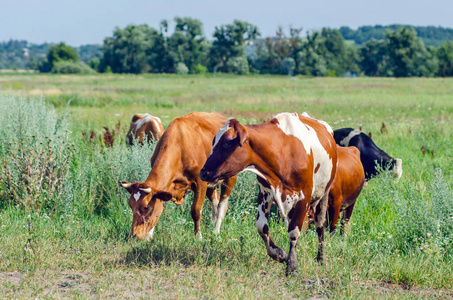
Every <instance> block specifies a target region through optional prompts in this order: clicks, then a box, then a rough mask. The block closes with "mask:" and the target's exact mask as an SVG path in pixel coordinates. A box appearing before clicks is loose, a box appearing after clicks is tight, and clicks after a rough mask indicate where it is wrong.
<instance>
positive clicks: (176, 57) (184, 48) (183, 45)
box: [167, 17, 205, 73]
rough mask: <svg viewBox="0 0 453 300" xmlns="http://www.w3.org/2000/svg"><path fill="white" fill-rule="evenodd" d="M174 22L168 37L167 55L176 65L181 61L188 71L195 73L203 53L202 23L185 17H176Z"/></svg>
mask: <svg viewBox="0 0 453 300" xmlns="http://www.w3.org/2000/svg"><path fill="white" fill-rule="evenodd" d="M175 22H176V26H175V32H174V33H173V34H172V35H171V36H170V37H169V38H168V48H169V55H170V57H171V58H172V61H173V63H174V64H175V65H176V66H177V65H178V64H179V63H183V64H184V65H185V66H186V67H187V68H188V70H189V72H190V73H195V68H196V66H197V65H199V64H201V63H202V59H203V56H204V55H205V44H204V41H205V40H204V36H203V29H202V27H203V24H202V23H201V21H199V20H196V19H192V18H187V17H186V18H179V17H176V18H175ZM167 26H168V25H167ZM177 73H178V72H177Z"/></svg>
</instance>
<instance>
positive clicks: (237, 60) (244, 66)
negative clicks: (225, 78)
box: [227, 56, 249, 75]
mask: <svg viewBox="0 0 453 300" xmlns="http://www.w3.org/2000/svg"><path fill="white" fill-rule="evenodd" d="M227 67H228V69H230V70H231V72H233V73H234V74H238V75H245V74H248V72H249V63H248V61H247V58H246V57H242V56H239V57H232V58H230V59H228V61H227Z"/></svg>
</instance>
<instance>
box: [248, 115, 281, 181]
mask: <svg viewBox="0 0 453 300" xmlns="http://www.w3.org/2000/svg"><path fill="white" fill-rule="evenodd" d="M246 127H247V131H248V133H249V145H250V148H251V149H252V154H251V163H250V164H249V167H248V169H247V171H252V172H253V170H251V169H250V167H252V168H255V169H256V170H257V171H258V172H253V173H255V174H257V175H258V176H260V177H261V178H263V179H265V180H266V181H267V182H268V183H269V184H270V185H272V186H274V187H277V186H278V185H280V184H281V180H280V178H281V177H282V174H279V171H280V170H279V169H280V167H279V160H281V157H280V155H279V149H280V147H279V145H276V144H274V142H275V141H276V140H279V138H278V136H279V135H280V134H282V132H281V130H279V129H278V128H277V127H276V126H275V125H273V124H269V123H265V124H260V125H249V126H246Z"/></svg>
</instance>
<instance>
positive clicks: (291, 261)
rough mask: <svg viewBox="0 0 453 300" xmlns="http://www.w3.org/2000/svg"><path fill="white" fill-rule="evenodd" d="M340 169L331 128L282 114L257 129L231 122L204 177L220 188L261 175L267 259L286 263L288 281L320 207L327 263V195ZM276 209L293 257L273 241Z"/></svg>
mask: <svg viewBox="0 0 453 300" xmlns="http://www.w3.org/2000/svg"><path fill="white" fill-rule="evenodd" d="M336 169H337V148H336V145H335V140H334V139H333V131H332V129H331V128H330V126H329V125H327V123H325V122H322V121H317V120H315V119H312V118H309V117H305V116H302V115H299V114H297V113H281V114H278V115H276V116H275V117H274V118H273V119H272V120H271V121H269V122H267V123H263V124H258V125H245V126H243V125H241V124H240V123H239V122H238V121H237V120H236V119H229V120H228V121H227V122H226V124H225V125H224V126H223V127H222V128H221V129H220V130H219V132H218V133H217V135H216V136H215V139H214V146H213V148H212V153H211V154H210V156H209V158H208V160H207V161H206V163H205V165H204V167H203V169H202V171H201V173H200V177H201V179H203V180H206V181H208V182H211V183H217V182H220V181H222V180H225V179H228V178H230V177H231V176H235V175H237V174H238V173H239V172H241V171H251V172H253V173H255V174H256V175H257V180H258V184H259V189H260V192H259V194H258V215H257V218H256V227H257V229H258V233H259V234H260V235H261V237H262V239H263V241H264V243H265V245H266V248H267V253H268V255H269V256H270V257H272V258H273V259H275V260H277V261H279V262H286V263H287V267H286V275H288V274H290V273H293V272H295V273H296V272H297V258H296V245H297V241H298V239H299V236H300V232H301V229H302V224H303V221H304V218H305V216H306V214H307V211H308V208H309V207H310V206H318V209H317V213H316V215H315V222H316V231H317V233H318V241H319V245H318V256H317V259H318V261H320V262H322V258H323V242H324V226H325V216H326V208H327V202H328V194H329V190H330V187H331V185H332V182H333V180H334V177H335V172H336ZM273 203H275V204H276V205H277V207H278V208H279V210H280V211H281V213H282V215H283V216H284V217H285V218H287V223H288V236H289V238H290V250H289V253H288V255H287V254H286V253H285V252H284V251H283V250H282V249H281V248H279V247H277V246H276V245H275V244H274V243H273V241H272V240H271V238H270V236H269V225H268V219H269V212H270V209H271V205H272V204H273Z"/></svg>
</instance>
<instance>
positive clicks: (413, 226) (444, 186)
mask: <svg viewBox="0 0 453 300" xmlns="http://www.w3.org/2000/svg"><path fill="white" fill-rule="evenodd" d="M406 188H407V190H406V191H403V192H404V193H405V194H406V195H404V197H401V195H400V194H399V193H396V194H395V201H394V203H395V204H394V206H395V207H394V209H395V211H396V212H397V217H396V219H395V229H396V241H398V247H399V248H400V249H401V250H403V251H406V252H407V251H409V250H411V249H419V250H421V251H423V252H436V253H441V254H442V253H450V254H453V251H452V246H453V239H452V237H453V191H452V189H451V186H450V184H449V181H448V180H447V179H445V177H444V175H443V174H442V171H441V170H440V169H436V170H435V171H434V176H433V177H432V179H431V182H430V183H429V185H428V186H427V189H426V191H425V192H424V193H420V192H418V191H416V190H415V191H414V189H413V187H410V186H407V187H406Z"/></svg>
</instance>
